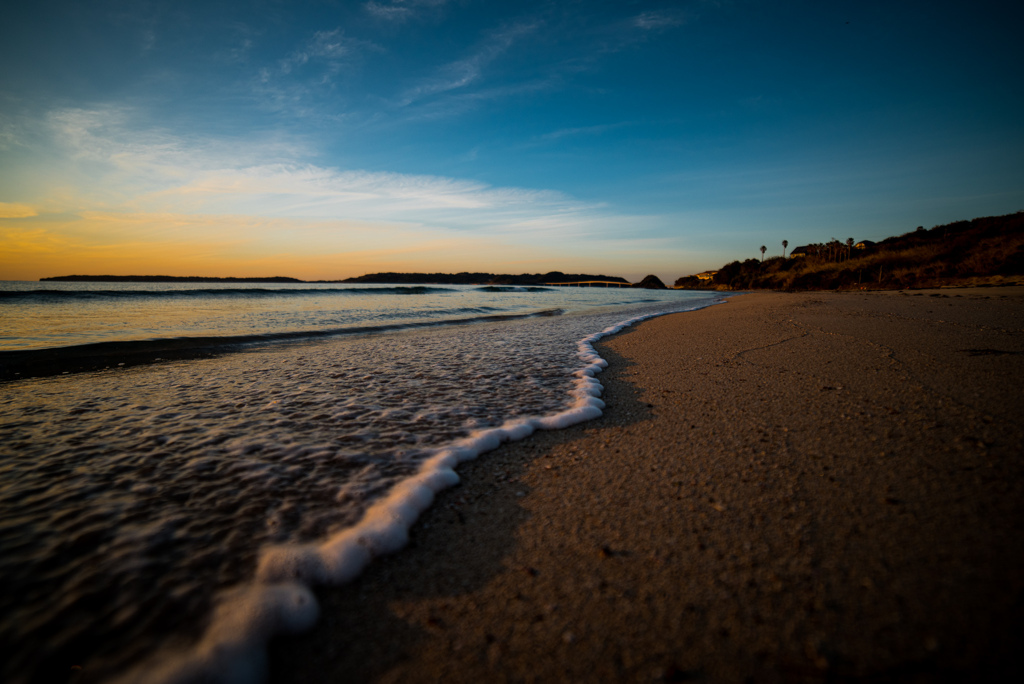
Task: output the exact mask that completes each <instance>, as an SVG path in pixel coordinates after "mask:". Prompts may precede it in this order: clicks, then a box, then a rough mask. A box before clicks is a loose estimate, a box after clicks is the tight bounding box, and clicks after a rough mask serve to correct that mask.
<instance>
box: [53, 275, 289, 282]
mask: <svg viewBox="0 0 1024 684" xmlns="http://www.w3.org/2000/svg"><path fill="white" fill-rule="evenodd" d="M44 281H51V282H64V283H304V282H306V281H304V280H299V279H298V278H286V277H284V276H274V277H273V278H206V277H201V276H165V275H127V276H115V275H69V276H54V277H52V278H40V279H39V282H44Z"/></svg>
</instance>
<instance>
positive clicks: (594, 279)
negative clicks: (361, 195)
mask: <svg viewBox="0 0 1024 684" xmlns="http://www.w3.org/2000/svg"><path fill="white" fill-rule="evenodd" d="M39 280H40V282H43V281H50V282H79V283H352V284H378V285H512V286H542V285H568V284H570V283H572V284H575V283H590V284H600V285H606V286H607V285H619V286H625V287H640V288H645V289H659V290H663V289H666V288H665V285H664V283H662V282H661V280H659V279H658V277H657V276H653V275H649V276H647V277H646V278H644V279H643V280H642V281H640V282H639V283H630V282H629V281H628V280H626V279H625V278H622V277H620V276H607V275H591V274H588V273H562V272H561V271H551V272H549V273H522V274H519V275H507V274H495V273H370V274H367V275H362V276H359V277H356V278H346V279H344V280H299V279H298V278H286V277H284V276H275V277H273V278H207V277H200V276H164V275H128V276H115V275H69V276H54V277H52V278H40V279H39Z"/></svg>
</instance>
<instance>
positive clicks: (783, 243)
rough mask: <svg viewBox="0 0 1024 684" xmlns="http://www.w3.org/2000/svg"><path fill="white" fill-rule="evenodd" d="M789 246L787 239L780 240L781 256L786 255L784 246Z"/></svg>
mask: <svg viewBox="0 0 1024 684" xmlns="http://www.w3.org/2000/svg"><path fill="white" fill-rule="evenodd" d="M787 247H789V240H783V241H782V256H783V257H785V256H786V248H787Z"/></svg>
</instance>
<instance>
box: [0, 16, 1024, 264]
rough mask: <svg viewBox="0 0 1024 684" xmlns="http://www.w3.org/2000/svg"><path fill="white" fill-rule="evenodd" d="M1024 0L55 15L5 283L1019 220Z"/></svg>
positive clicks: (16, 53)
mask: <svg viewBox="0 0 1024 684" xmlns="http://www.w3.org/2000/svg"><path fill="white" fill-rule="evenodd" d="M1022 20H1024V10H1022V9H1021V5H1020V4H1019V3H973V4H971V5H968V4H967V3H944V2H931V3H923V2H921V3H917V2H902V3H871V2H831V3H823V2H792V3H768V2H747V1H743V0H735V1H732V2H729V1H724V0H723V1H721V2H699V1H698V2H607V3H602V2H571V1H570V2H533V3H529V2H526V3H522V2H521V3H514V4H512V3H494V2H483V1H477V0H375V1H373V2H326V1H324V2H307V3H291V2H276V1H267V0H263V1H257V2H252V3H238V2H234V3H229V2H210V1H207V2H185V1H177V2H163V1H149V2H138V1H136V2H124V1H121V0H109V1H105V2H41V3H37V4H29V3H21V4H20V6H16V7H11V8H8V9H6V10H5V20H4V22H3V24H2V26H0V59H2V63H3V64H4V69H3V70H2V72H0V278H12V279H13V278H17V279H35V278H38V277H41V276H47V275H59V274H63V273H68V272H76V273H98V272H101V271H102V272H104V273H122V274H128V273H142V272H146V273H156V272H159V273H169V274H174V275H239V276H243V275H293V276H296V277H304V278H341V277H347V276H351V275H360V274H362V273H366V272H373V271H382V270H399V271H462V270H484V271H494V272H515V273H520V272H544V271H548V270H553V269H558V270H564V271H585V272H601V273H606V274H611V275H624V276H627V277H630V278H633V279H639V278H640V277H642V276H643V275H645V274H647V273H655V274H657V275H659V276H660V277H661V278H662V279H663V280H666V281H668V282H670V281H672V280H674V279H675V278H677V277H679V276H682V275H688V274H690V273H694V272H697V271H701V270H704V269H708V268H715V267H717V266H720V265H721V264H723V263H725V262H726V261H730V260H732V259H736V258H739V259H743V258H749V257H759V256H760V253H759V250H758V248H759V247H760V245H762V244H765V245H767V246H768V254H769V255H771V254H772V253H779V252H781V249H782V248H781V241H782V240H783V239H786V240H788V241H789V243H790V245H791V246H795V245H799V244H804V243H806V242H811V241H825V240H827V239H829V238H831V237H836V238H840V239H845V238H847V237H854V238H856V239H863V238H871V239H878V238H883V237H886V236H888V235H892V234H898V233H902V232H905V231H907V230H912V229H913V228H915V227H916V226H918V225H925V226H931V225H935V224H939V223H946V222H949V221H953V220H958V219H963V218H973V217H976V216H985V215H992V214H1004V213H1010V212H1014V211H1018V210H1021V209H1024V123H1022V121H1024V116H1022V115H1021V112H1022V111H1024V85H1022V84H1024V47H1022V44H1024V42H1022V41H1020V39H1019V36H1018V33H1019V27H1020V26H1021V25H1024V23H1022Z"/></svg>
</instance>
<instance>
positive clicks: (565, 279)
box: [341, 271, 631, 285]
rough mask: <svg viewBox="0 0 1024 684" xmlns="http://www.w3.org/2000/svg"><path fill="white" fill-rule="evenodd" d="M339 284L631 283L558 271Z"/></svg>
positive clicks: (367, 278)
mask: <svg viewBox="0 0 1024 684" xmlns="http://www.w3.org/2000/svg"><path fill="white" fill-rule="evenodd" d="M341 282H343V283H373V284H388V285H405V284H411V283H417V284H425V285H557V284H565V283H580V282H605V283H621V284H623V285H630V284H631V283H630V282H629V281H628V280H626V279H625V278H620V277H619V276H606V275H589V274H586V273H562V272H561V271H551V272H550V273H544V274H541V273H532V274H531V273H522V274H520V275H502V274H494V273H370V274H368V275H362V276H359V277H357V278H346V279H345V280H342V281H341Z"/></svg>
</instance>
